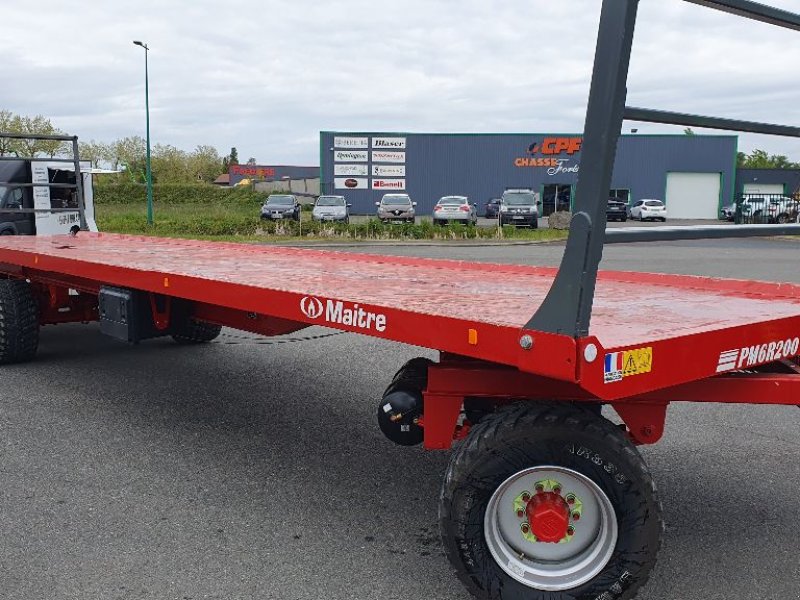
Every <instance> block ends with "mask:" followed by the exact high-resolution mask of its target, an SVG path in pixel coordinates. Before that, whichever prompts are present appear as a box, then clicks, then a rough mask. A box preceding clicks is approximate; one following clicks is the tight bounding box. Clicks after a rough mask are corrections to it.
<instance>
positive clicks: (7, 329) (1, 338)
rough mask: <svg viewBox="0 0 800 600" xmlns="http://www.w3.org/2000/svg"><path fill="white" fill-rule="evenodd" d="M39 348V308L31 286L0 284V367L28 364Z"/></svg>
mask: <svg viewBox="0 0 800 600" xmlns="http://www.w3.org/2000/svg"><path fill="white" fill-rule="evenodd" d="M38 348H39V307H38V306H37V304H36V299H35V298H34V297H33V293H32V291H31V286H30V284H29V283H28V282H26V281H22V280H20V279H2V280H0V364H9V363H19V362H25V361H28V360H32V359H33V358H34V357H35V356H36V350H37V349H38Z"/></svg>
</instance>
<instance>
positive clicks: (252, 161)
mask: <svg viewBox="0 0 800 600" xmlns="http://www.w3.org/2000/svg"><path fill="white" fill-rule="evenodd" d="M247 164H248V165H250V166H253V165H255V164H256V159H255V158H254V157H252V156H251V157H250V158H248V159H247Z"/></svg>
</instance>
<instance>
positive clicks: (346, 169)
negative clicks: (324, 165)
mask: <svg viewBox="0 0 800 600" xmlns="http://www.w3.org/2000/svg"><path fill="white" fill-rule="evenodd" d="M333 174H334V175H351V176H352V175H361V176H363V175H368V174H369V173H368V169H367V165H333Z"/></svg>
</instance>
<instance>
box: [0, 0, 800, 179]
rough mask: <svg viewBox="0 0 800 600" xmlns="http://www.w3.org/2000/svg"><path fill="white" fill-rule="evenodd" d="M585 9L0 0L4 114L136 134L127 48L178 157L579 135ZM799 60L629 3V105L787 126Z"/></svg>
mask: <svg viewBox="0 0 800 600" xmlns="http://www.w3.org/2000/svg"><path fill="white" fill-rule="evenodd" d="M771 4H773V5H774V6H778V7H781V8H786V9H790V10H798V5H800V2H798V0H771ZM599 11H600V0H560V1H558V0H525V1H521V0H506V1H505V2H489V1H487V0H438V1H437V0H427V1H425V0H402V1H394V2H387V1H382V0H340V1H335V0H333V1H328V2H320V1H314V2H311V1H309V0H293V1H291V2H289V1H280V0H266V1H262V2H253V1H252V0H251V1H250V2H237V1H229V2H220V1H219V0H215V1H210V0H183V1H178V0H173V1H162V2H155V1H150V0H140V1H130V0H116V1H115V2H102V3H101V2H97V1H95V2H91V3H89V2H76V1H72V0H58V1H51V0H39V1H37V2H35V3H34V4H27V3H24V2H11V1H10V0H2V8H0V15H1V18H2V30H3V35H2V36H0V52H1V55H2V60H0V81H2V85H0V90H1V91H0V108H6V109H9V110H12V111H14V112H16V113H22V114H28V115H34V114H39V113H41V114H44V115H46V116H48V117H50V118H51V119H52V121H53V123H54V124H55V125H56V126H57V127H60V128H61V129H63V130H66V131H68V132H69V133H72V134H76V135H78V136H79V137H80V138H81V139H84V140H89V139H96V140H102V141H110V140H113V139H115V138H119V137H124V136H129V135H142V136H144V50H143V49H141V48H138V47H136V46H134V45H133V44H132V40H134V39H137V40H143V41H145V42H146V43H147V44H149V46H150V49H151V51H150V93H151V95H150V103H151V104H150V106H151V133H152V139H153V142H154V143H155V142H160V143H169V144H173V145H175V146H178V147H180V148H184V149H187V150H190V149H192V148H193V147H195V146H196V145H198V144H212V145H214V146H216V147H217V148H218V150H219V151H220V152H221V153H222V154H226V153H227V152H228V150H229V149H230V147H231V146H236V147H237V148H238V151H239V158H240V160H241V161H245V160H247V158H248V157H250V156H253V157H255V158H257V159H258V162H259V163H260V164H280V163H283V164H309V165H315V164H318V161H319V131H320V130H342V131H348V130H349V131H365V130H366V131H378V130H380V131H422V132H438V131H441V132H572V131H581V130H582V128H583V119H584V113H585V109H586V100H587V96H588V91H589V77H590V74H591V66H592V60H593V54H594V45H595V41H596V36H597V22H598V17H599ZM798 64H800V35H798V33H797V32H793V31H790V30H788V29H780V28H777V27H772V26H769V25H766V24H762V23H756V22H753V21H748V20H745V19H741V18H738V17H734V16H731V15H727V14H724V13H720V12H717V11H712V10H709V9H705V8H700V7H698V6H696V5H693V4H689V3H685V2H682V1H681V0H641V5H640V10H639V20H638V28H637V32H636V38H635V44H634V54H633V61H632V64H631V72H630V77H629V79H628V88H629V95H628V103H629V104H630V105H633V106H643V107H647V108H661V109H667V110H677V111H685V112H695V113H699V114H709V115H716V116H727V117H732V118H743V119H750V120H758V121H767V122H776V123H781V124H787V125H788V124H792V125H800V71H798V68H797V65H798ZM631 127H637V128H638V129H639V133H640V134H641V133H660V132H678V133H680V132H681V131H682V128H674V127H668V126H661V125H653V124H643V123H625V126H624V131H626V132H628V131H629V130H630V128H631ZM700 132H703V133H705V132H707V131H706V130H703V131H700V130H698V133H700ZM709 133H710V132H709ZM753 148H763V149H766V150H767V151H769V152H770V153H779V154H787V155H789V156H790V158H792V159H793V160H795V161H800V140H798V139H789V138H780V137H771V136H751V135H743V136H742V137H741V139H740V150H744V151H750V150H752V149H753Z"/></svg>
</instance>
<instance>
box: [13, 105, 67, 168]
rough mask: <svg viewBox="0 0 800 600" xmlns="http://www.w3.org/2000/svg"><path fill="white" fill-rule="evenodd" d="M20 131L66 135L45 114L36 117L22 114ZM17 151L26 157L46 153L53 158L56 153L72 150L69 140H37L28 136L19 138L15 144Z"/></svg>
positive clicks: (19, 154) (31, 133) (32, 133)
mask: <svg viewBox="0 0 800 600" xmlns="http://www.w3.org/2000/svg"><path fill="white" fill-rule="evenodd" d="M18 123H19V133H24V134H29V135H64V132H63V131H61V130H59V129H56V128H55V127H54V126H53V124H52V123H51V122H50V119H48V118H47V117H45V116H43V115H36V116H35V117H28V116H21V117H19V121H18ZM15 151H16V153H17V155H18V156H24V157H26V158H34V157H36V156H38V155H39V154H45V155H47V156H49V157H50V158H53V157H54V156H55V155H56V154H62V153H65V152H71V151H72V149H71V146H70V144H69V142H61V141H58V140H37V139H33V138H26V139H22V140H18V142H17V143H16V144H15Z"/></svg>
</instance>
